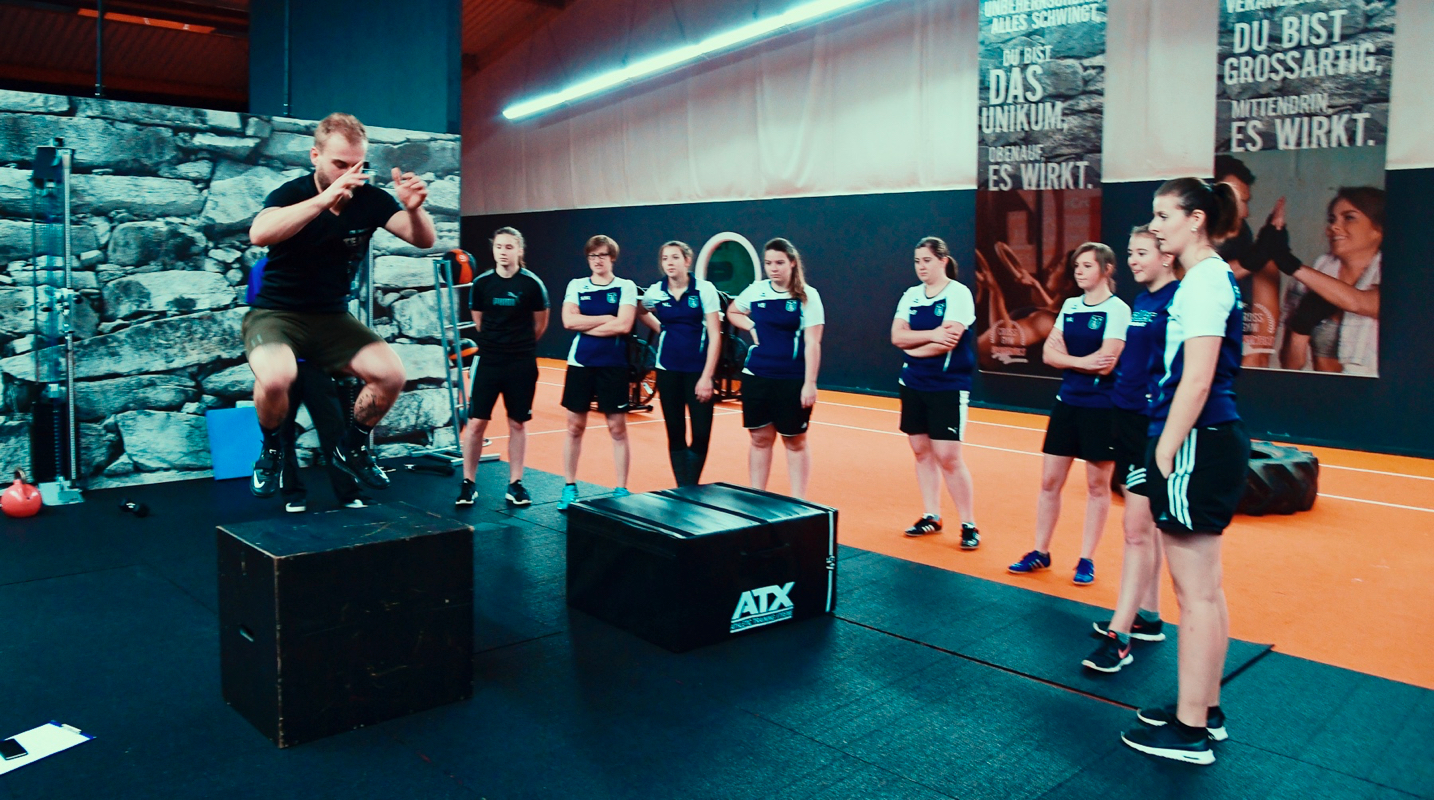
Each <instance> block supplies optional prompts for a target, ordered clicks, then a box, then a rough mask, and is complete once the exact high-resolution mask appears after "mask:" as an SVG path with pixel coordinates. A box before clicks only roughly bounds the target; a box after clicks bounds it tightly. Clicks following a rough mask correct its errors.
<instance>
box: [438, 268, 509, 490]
mask: <svg viewBox="0 0 1434 800" xmlns="http://www.w3.org/2000/svg"><path fill="white" fill-rule="evenodd" d="M456 253H461V254H462V255H461V256H458V255H455V254H456ZM459 258H462V259H466V260H467V261H468V262H469V270H468V271H469V275H468V276H467V278H468V279H467V280H466V281H461V280H460V279H461V278H462V277H463V276H462V275H461V274H460V275H459V276H458V279H455V276H454V274H453V266H454V262H455V261H457V260H458V259H459ZM475 272H476V270H475V269H473V268H472V257H471V256H469V255H468V254H467V253H464V252H463V251H461V250H450V251H449V252H448V253H446V254H444V255H442V256H439V257H437V258H434V259H433V288H434V290H435V295H434V304H435V305H436V306H437V311H438V331H439V339H440V341H441V342H442V344H443V362H444V373H443V384H444V387H445V388H446V389H447V390H448V406H449V408H450V409H451V410H452V412H453V413H452V425H453V446H452V447H435V448H432V449H430V450H426V451H423V452H422V453H421V455H426V456H429V457H431V458H437V459H440V460H445V461H447V462H448V463H450V464H461V463H463V427H464V426H465V425H466V424H467V422H468V381H466V380H464V377H463V358H464V355H465V353H464V348H463V342H464V339H463V332H464V331H473V330H474V327H475V326H474V324H473V321H472V320H464V319H463V304H462V303H461V302H459V300H460V298H459V291H460V290H463V289H472V288H473V278H474V275H473V273H475ZM469 355H471V354H469ZM492 443H493V441H492V440H491V439H484V440H483V446H484V447H487V446H489V445H491V444H492ZM499 458H500V456H499V455H498V454H497V453H484V454H483V456H482V457H481V458H480V459H479V461H480V462H488V461H497V460H499Z"/></svg>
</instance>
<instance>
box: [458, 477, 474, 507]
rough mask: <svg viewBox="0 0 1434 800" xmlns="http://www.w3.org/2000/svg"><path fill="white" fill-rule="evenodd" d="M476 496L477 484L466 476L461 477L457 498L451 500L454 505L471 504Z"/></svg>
mask: <svg viewBox="0 0 1434 800" xmlns="http://www.w3.org/2000/svg"><path fill="white" fill-rule="evenodd" d="M477 498H478V485H477V484H475V483H473V481H470V480H468V479H467V478H464V479H463V483H462V485H460V486H459V487H458V499H457V500H454V501H453V505H455V506H471V505H473V501H474V500H476V499H477Z"/></svg>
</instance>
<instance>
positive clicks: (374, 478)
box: [333, 442, 388, 489]
mask: <svg viewBox="0 0 1434 800" xmlns="http://www.w3.org/2000/svg"><path fill="white" fill-rule="evenodd" d="M333 462H334V466H335V467H338V468H339V469H340V470H342V471H343V472H344V473H346V474H347V475H348V476H349V477H351V478H353V479H354V480H357V481H358V482H359V483H362V484H363V485H365V486H367V487H369V488H370V489H387V488H388V475H386V474H384V471H383V468H382V467H380V466H379V465H378V462H377V461H375V460H374V458H373V451H372V450H371V449H369V447H368V446H367V445H363V446H360V447H350V446H349V445H348V444H347V443H345V442H340V443H339V444H338V445H336V446H335V447H334V452H333Z"/></svg>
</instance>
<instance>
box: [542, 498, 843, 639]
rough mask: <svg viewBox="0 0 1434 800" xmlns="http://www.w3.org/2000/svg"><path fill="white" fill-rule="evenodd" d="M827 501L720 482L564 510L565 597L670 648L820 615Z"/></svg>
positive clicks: (830, 593)
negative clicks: (813, 501) (565, 539)
mask: <svg viewBox="0 0 1434 800" xmlns="http://www.w3.org/2000/svg"><path fill="white" fill-rule="evenodd" d="M836 529H837V512H836V509H833V508H828V507H826V506H821V505H817V504H816V503H809V502H806V501H803V500H794V499H792V498H790V497H784V496H782V495H778V494H772V493H770V492H763V491H758V490H756V489H749V488H746V487H742V486H733V485H731V484H726V483H712V484H707V485H703V486H684V487H681V488H678V489H668V490H664V491H660V492H648V493H646V494H635V495H631V496H628V497H607V498H600V499H596V500H584V501H580V502H577V503H574V504H573V505H572V506H570V507H569V508H568V538H567V598H568V605H570V606H572V607H573V608H577V609H580V610H582V611H586V612H587V613H589V614H592V615H593V616H595V617H597V618H598V619H601V620H603V621H605V622H609V623H611V624H613V625H616V626H617V627H619V628H622V629H624V630H626V631H628V632H630V633H633V634H635V635H637V636H640V637H642V638H643V639H646V640H647V641H649V642H652V643H653V644H656V645H660V646H662V647H665V648H667V649H668V650H672V651H674V652H682V651H684V650H691V649H692V648H694V647H700V646H702V645H707V644H714V643H716V642H721V641H725V640H727V639H729V638H731V637H732V636H735V635H739V634H743V633H747V632H749V631H753V630H757V629H758V628H765V627H768V626H771V625H777V624H784V623H787V622H790V621H794V620H800V619H805V618H808V617H814V616H819V615H822V614H830V613H832V611H833V610H834V609H835V608H836V565H837V559H836V553H837V550H836V546H837V540H836Z"/></svg>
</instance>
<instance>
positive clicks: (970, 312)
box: [942, 281, 976, 328]
mask: <svg viewBox="0 0 1434 800" xmlns="http://www.w3.org/2000/svg"><path fill="white" fill-rule="evenodd" d="M942 319H943V320H944V321H946V322H955V323H957V324H958V325H962V326H964V327H966V328H970V327H971V326H972V325H975V324H976V300H975V298H973V297H972V296H971V290H970V289H967V288H966V284H964V283H961V282H960V281H952V282H951V285H950V286H949V287H947V289H946V316H945V317H943V318H942Z"/></svg>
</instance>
